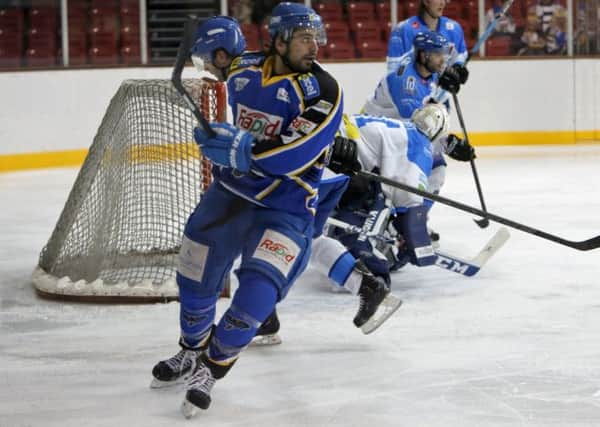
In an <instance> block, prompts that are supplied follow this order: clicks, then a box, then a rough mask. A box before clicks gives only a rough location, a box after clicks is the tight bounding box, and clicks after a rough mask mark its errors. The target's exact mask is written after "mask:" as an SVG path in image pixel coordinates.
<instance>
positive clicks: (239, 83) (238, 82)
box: [233, 77, 250, 92]
mask: <svg viewBox="0 0 600 427" xmlns="http://www.w3.org/2000/svg"><path fill="white" fill-rule="evenodd" d="M248 82H250V79H247V78H245V77H237V78H235V79H234V80H233V85H234V86H235V91H236V92H239V91H240V90H242V89H244V88H245V87H246V85H247V84H248Z"/></svg>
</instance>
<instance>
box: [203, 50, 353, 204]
mask: <svg viewBox="0 0 600 427" xmlns="http://www.w3.org/2000/svg"><path fill="white" fill-rule="evenodd" d="M273 61H274V58H273V57H268V58H267V59H266V60H265V61H264V62H261V61H257V64H256V65H253V64H247V63H245V62H244V61H239V62H238V63H237V65H236V66H233V67H231V69H230V73H229V78H228V80H227V93H228V97H229V104H230V106H231V109H232V112H233V119H234V125H235V126H237V127H239V128H242V129H246V130H247V131H249V132H251V133H252V134H253V135H254V137H255V138H256V143H255V145H254V146H253V149H252V166H251V173H249V174H246V175H241V174H239V173H238V172H237V171H235V170H233V169H230V168H215V170H214V172H213V173H214V176H215V178H216V179H217V180H218V181H219V182H220V183H221V185H223V186H224V187H225V188H227V189H228V190H230V191H231V192H233V193H235V194H238V195H240V196H241V197H244V198H246V199H249V200H251V201H253V202H254V203H257V204H259V205H262V206H265V207H270V208H274V209H279V210H284V211H287V212H294V213H300V214H312V215H314V213H315V207H316V206H317V202H318V197H317V189H318V186H319V182H320V180H321V174H322V172H323V168H324V162H325V160H326V158H327V154H328V151H329V147H330V145H331V144H332V143H333V139H334V136H335V133H336V132H337V130H338V128H339V126H340V122H341V117H342V102H343V101H342V90H341V88H340V87H339V85H338V83H337V82H336V80H335V79H334V78H333V77H332V76H331V75H330V74H329V73H327V72H326V71H325V70H323V69H322V68H321V66H320V65H319V64H316V63H315V64H314V65H313V67H312V70H311V71H310V72H308V73H291V74H286V75H273Z"/></svg>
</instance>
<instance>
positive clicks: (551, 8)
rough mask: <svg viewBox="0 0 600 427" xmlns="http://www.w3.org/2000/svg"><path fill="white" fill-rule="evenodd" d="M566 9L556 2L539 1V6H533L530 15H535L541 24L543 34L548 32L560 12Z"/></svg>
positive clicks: (554, 0) (550, 0)
mask: <svg viewBox="0 0 600 427" xmlns="http://www.w3.org/2000/svg"><path fill="white" fill-rule="evenodd" d="M561 9H562V10H563V12H564V8H563V7H562V6H561V5H560V4H559V3H557V2H556V0H538V4H537V5H534V6H532V7H531V8H530V9H529V12H528V13H532V12H533V13H535V15H536V16H537V17H538V19H539V20H540V23H541V30H542V32H544V33H545V32H546V31H548V28H550V24H551V22H552V17H553V16H554V14H555V13H556V12H557V11H558V10H561Z"/></svg>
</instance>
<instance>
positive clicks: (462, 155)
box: [446, 134, 476, 162]
mask: <svg viewBox="0 0 600 427" xmlns="http://www.w3.org/2000/svg"><path fill="white" fill-rule="evenodd" d="M446 154H448V155H449V156H450V157H452V158H453V159H454V160H459V161H461V162H468V161H470V160H473V159H474V158H475V157H476V156H475V149H474V148H473V146H472V145H471V144H469V141H466V140H464V139H460V138H459V137H458V136H456V135H454V134H450V135H448V139H447V140H446Z"/></svg>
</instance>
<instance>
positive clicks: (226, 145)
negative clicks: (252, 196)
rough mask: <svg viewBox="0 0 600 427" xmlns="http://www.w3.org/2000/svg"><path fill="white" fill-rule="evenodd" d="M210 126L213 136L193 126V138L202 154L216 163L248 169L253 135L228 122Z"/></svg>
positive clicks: (242, 169)
mask: <svg viewBox="0 0 600 427" xmlns="http://www.w3.org/2000/svg"><path fill="white" fill-rule="evenodd" d="M210 128H211V129H212V130H213V131H214V132H215V133H216V136H215V137H214V138H211V137H210V136H209V135H208V134H207V133H206V132H205V131H204V129H202V128H201V127H197V128H194V139H195V140H196V142H197V143H198V145H199V146H200V150H201V151H202V154H204V156H206V157H207V158H208V159H209V160H210V161H211V162H213V163H215V164H217V165H220V166H225V167H228V168H234V169H237V170H239V171H240V172H248V171H250V164H251V162H252V144H253V143H254V137H253V136H252V135H251V134H250V133H248V132H246V131H245V130H242V129H239V128H236V127H235V126H233V125H230V124H229V123H211V124H210Z"/></svg>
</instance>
